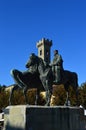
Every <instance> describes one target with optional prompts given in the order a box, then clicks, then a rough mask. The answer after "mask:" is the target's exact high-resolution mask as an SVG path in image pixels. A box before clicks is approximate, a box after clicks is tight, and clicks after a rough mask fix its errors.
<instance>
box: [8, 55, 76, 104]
mask: <svg viewBox="0 0 86 130" xmlns="http://www.w3.org/2000/svg"><path fill="white" fill-rule="evenodd" d="M26 67H27V68H29V69H30V67H32V71H33V72H32V71H31V72H29V71H26V72H20V71H19V70H12V76H13V78H14V79H15V81H16V85H15V86H14V87H13V89H12V91H11V93H10V99H9V102H10V104H11V97H12V94H13V91H14V90H15V89H17V88H18V87H19V88H22V89H23V92H24V96H25V99H26V103H27V97H26V92H27V90H28V89H29V88H37V95H39V92H40V91H42V90H45V91H46V105H50V99H51V95H52V89H53V87H52V85H53V84H55V83H53V81H54V77H53V73H52V68H51V67H50V66H49V65H47V64H45V63H44V61H43V60H42V59H41V58H39V57H38V56H36V55H35V54H34V53H32V54H31V55H30V59H29V61H28V62H27V64H26ZM56 84H57V83H56ZM61 84H63V85H64V88H65V90H66V92H67V99H66V105H68V95H69V91H68V90H69V86H72V87H73V89H74V90H75V92H76V97H77V95H78V78H77V74H76V73H75V72H70V71H67V70H63V72H62V81H61ZM36 104H37V101H36Z"/></svg>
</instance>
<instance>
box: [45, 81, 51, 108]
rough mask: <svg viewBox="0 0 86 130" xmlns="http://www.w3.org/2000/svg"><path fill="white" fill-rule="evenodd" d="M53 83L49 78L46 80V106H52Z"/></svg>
mask: <svg viewBox="0 0 86 130" xmlns="http://www.w3.org/2000/svg"><path fill="white" fill-rule="evenodd" d="M50 86H51V85H50V84H49V80H46V88H45V91H46V104H45V106H50V99H51V95H52V93H51V87H50Z"/></svg>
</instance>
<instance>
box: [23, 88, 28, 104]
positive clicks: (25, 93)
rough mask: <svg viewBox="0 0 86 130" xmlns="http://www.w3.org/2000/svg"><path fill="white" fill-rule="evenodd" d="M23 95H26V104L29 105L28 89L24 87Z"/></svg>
mask: <svg viewBox="0 0 86 130" xmlns="http://www.w3.org/2000/svg"><path fill="white" fill-rule="evenodd" d="M23 93H24V98H25V104H28V99H27V87H24V89H23Z"/></svg>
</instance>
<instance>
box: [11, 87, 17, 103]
mask: <svg viewBox="0 0 86 130" xmlns="http://www.w3.org/2000/svg"><path fill="white" fill-rule="evenodd" d="M16 89H18V85H14V87H13V88H12V89H11V91H10V96H9V105H11V104H12V96H13V92H14V90H16Z"/></svg>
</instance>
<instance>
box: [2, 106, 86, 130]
mask: <svg viewBox="0 0 86 130" xmlns="http://www.w3.org/2000/svg"><path fill="white" fill-rule="evenodd" d="M82 115H84V111H83V109H80V108H78V107H66V106H52V107H45V106H29V105H18V106H8V107H7V108H6V109H5V115H4V118H5V119H4V120H5V122H4V130H86V129H85V127H84V124H83V122H82V120H81V117H82Z"/></svg>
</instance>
